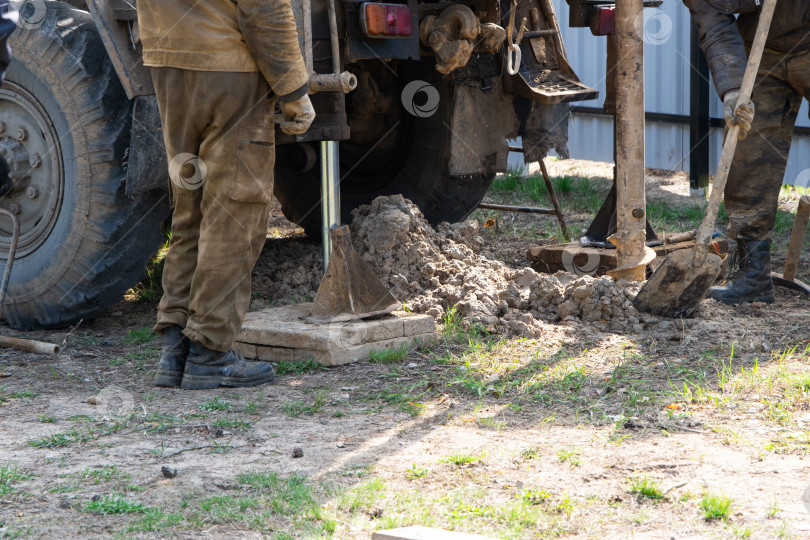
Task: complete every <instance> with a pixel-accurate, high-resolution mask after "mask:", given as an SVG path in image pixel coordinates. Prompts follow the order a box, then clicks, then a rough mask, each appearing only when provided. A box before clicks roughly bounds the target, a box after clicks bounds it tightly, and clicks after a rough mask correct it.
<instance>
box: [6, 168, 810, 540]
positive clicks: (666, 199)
mask: <svg viewBox="0 0 810 540" xmlns="http://www.w3.org/2000/svg"><path fill="white" fill-rule="evenodd" d="M549 167H550V169H551V173H552V175H553V176H555V177H556V179H555V185H556V186H557V189H558V191H559V192H560V193H559V194H560V199H561V202H562V204H563V206H564V209H565V212H566V216H567V218H568V221H569V227H570V228H571V229H572V231H573V233H574V234H575V235H576V234H579V233H581V231H582V230H583V228H584V227H585V226H586V225H587V223H588V222H589V220H590V218H591V216H592V215H593V212H594V210H595V209H596V208H597V207H598V205H599V203H601V199H602V198H603V197H604V195H605V193H606V192H607V190H608V188H609V186H610V184H609V181H608V180H607V178H608V177H609V176H610V175H611V169H610V166H609V165H607V164H593V163H588V162H576V161H568V162H554V161H550V162H549ZM583 178H584V179H587V180H582V179H583ZM649 180H650V183H651V186H650V189H649V196H650V205H649V213H650V216H651V219H652V220H653V222H654V224H655V225H656V227H657V229H659V230H664V229H667V230H686V229H689V228H693V227H694V225H695V224H696V220H699V219H700V211H699V207H700V202H699V201H697V200H695V199H692V198H690V197H689V191H688V182H687V179H686V178H685V176H683V175H679V174H666V173H661V172H656V171H650V174H649ZM540 185H542V184H540ZM536 186H537V180H536V178H534V179H533V178H532V176H531V171H528V173H527V175H526V176H523V177H519V176H518V175H507V176H506V177H504V178H500V179H498V180H497V181H496V185H495V186H494V187H493V190H492V192H491V194H490V197H489V199H490V200H492V201H494V202H513V203H520V204H537V205H541V206H546V205H547V204H548V203H547V199H545V195H544V192H543V191H544V190H543V189H542V188H541V189H540V190H539V191H538V189H537V187H536ZM796 201H797V194H796V193H794V192H788V191H785V192H783V197H782V200H781V203H780V204H781V209H782V212H781V213H780V222H779V223H777V234H776V240H775V245H776V248H777V251H776V253H775V266H776V268H780V266H781V264H782V262H783V261H784V258H783V254H784V246H785V245H786V237H787V235H789V233H790V218H791V216H792V214H791V212H793V211H795V205H796ZM389 210H390V209H389ZM392 211H393V210H392ZM392 215H393V214H392ZM471 219H473V220H474V221H475V222H476V223H477V224H478V228H477V230H476V229H475V227H473V228H472V229H468V228H460V229H457V230H456V231H455V232H449V233H447V234H444V235H441V234H440V235H438V236H435V237H431V236H430V235H429V234H428V233H424V234H427V236H420V237H418V238H419V241H420V242H425V244H424V246H423V247H424V248H425V250H428V251H429V249H428V248H430V249H433V247H432V246H439V248H440V249H441V250H443V251H442V256H444V257H445V258H446V261H445V263H446V264H452V263H453V261H459V262H460V263H462V262H463V263H464V264H465V265H467V266H465V267H464V268H462V271H464V272H470V273H474V272H475V269H476V268H478V266H476V265H480V264H487V265H488V266H487V268H490V269H500V270H498V271H499V272H502V275H510V276H516V275H524V273H525V270H524V268H525V267H526V266H527V264H528V263H527V261H526V258H525V252H526V249H527V248H528V247H530V246H533V245H538V244H542V243H550V242H558V241H560V231H559V228H558V227H557V225H556V222H555V220H554V219H553V218H549V217H545V216H544V217H537V216H527V215H511V214H498V213H495V212H489V211H480V210H479V211H477V212H475V213H474V214H473V216H471ZM402 223H404V224H403V228H402V230H401V234H407V235H413V234H416V233H415V232H414V231H415V230H416V229H414V228H413V227H417V226H418V220H416V221H413V220H412V221H409V222H407V223H405V222H404V221H403V222H402ZM406 225H407V227H411V228H407V227H406ZM470 230H472V231H473V232H474V234H468V233H469V231H470ZM398 234H400V233H398ZM448 235H449V237H452V238H455V239H456V240H457V242H451V241H450V240H447V238H448ZM409 238H412V237H410V236H409ZM464 241H466V243H465V242H464ZM468 244H469V245H468ZM462 245H468V247H469V250H470V252H469V253H468V252H466V251H464V250H463V249H462V248H460V247H459V246H462ZM361 248H362V246H361ZM439 248H437V249H439ZM391 250H392V251H391V254H392V255H391V256H394V257H397V256H400V255H401V253H400V252H398V251H397V250H396V248H395V247H392V248H391ZM453 250H457V252H459V253H462V255H463V257H462V258H460V259H454V258H453V256H452V254H453V253H454V251H453ZM459 250H460V251H459ZM426 252H427V251H426ZM431 253H432V252H431ZM465 253H466V255H464V254H465ZM366 255H367V253H366ZM434 255H435V254H434ZM369 258H370V259H373V257H371V256H369ZM415 260H416V259H415ZM493 260H494V261H500V262H499V265H500V266H498V265H492V264H490V263H489V262H486V261H493ZM419 261H420V260H416V262H415V263H412V266H414V265H416V266H418V263H419ZM440 266H441V265H439V268H438V269H439V270H441V268H440ZM319 267H320V254H319V247H318V246H316V245H313V244H310V243H307V242H306V241H305V240H304V239H303V238H302V237H301V233H300V231H298V230H296V229H295V227H294V226H292V225H291V224H289V223H288V222H286V221H285V220H283V218H280V217H278V216H276V219H274V220H273V222H272V223H271V227H270V229H269V235H268V242H267V245H266V248H265V251H264V254H263V256H262V259H261V260H260V263H259V265H258V266H257V269H256V271H255V273H254V291H255V292H254V302H253V306H252V308H253V309H260V308H263V307H267V306H270V305H281V304H284V303H289V302H297V301H306V300H308V299H311V297H312V295H314V291H315V288H316V287H317V283H318V279H319V274H318V270H317V269H318V268H319ZM379 268H383V266H380V267H379ZM389 270H390V269H389ZM809 270H810V257H809V256H808V255H807V252H805V253H803V255H802V261H801V264H800V275H801V277H803V278H804V279H805V280H807V278H808V277H809V276H808V273H809ZM378 271H379V270H378ZM493 271H494V270H493ZM383 273H384V276H383V277H384V279H385V280H387V282H388V284H389V285H391V284H392V283H393V284H395V285H396V284H399V286H400V292H401V293H402V294H410V295H411V297H412V298H422V297H423V296H424V295H425V294H427V293H431V291H429V290H427V288H426V286H425V285H424V284H425V283H428V282H425V281H420V280H423V279H426V278H425V277H424V276H423V275H422V274H421V273H413V274H407V275H405V276H404V279H405V282H403V281H402V279H400V278H398V277H397V272H393V271H389V272H388V273H385V269H384V268H383ZM403 273H404V274H405V272H404V271H403ZM436 275H437V276H441V275H443V274H441V273H438V274H436ZM465 275H468V274H465ZM281 276H284V277H285V278H284V279H281ZM470 279H471V278H470ZM392 280H393V281H392ZM449 280H450V278H449V277H448V278H447V280H445V278H443V277H442V278H441V279H440V285H439V286H440V287H444V289H443V290H445V291H450V287H453V286H455V287H458V288H461V289H464V286H463V285H458V284H456V285H453V283H452V282H451V281H449ZM543 283H547V282H543ZM414 284H416V285H419V287H421V288H422V290H421V291H420V290H418V287H415V286H414ZM464 290H467V289H464ZM469 290H473V291H477V290H478V289H474V288H472V289H469ZM408 291H410V292H408ZM451 293H452V294H458V293H457V292H455V293H453V292H452V291H450V292H448V293H447V294H448V295H449V294H451ZM431 294H432V293H431ZM527 295H528V292H527V291H523V296H522V297H521V298H522V300H520V301H518V300H516V301H515V302H517V303H516V304H515V305H516V306H517V307H514V306H513V305H511V304H510V305H508V306H507V307H506V308H503V307H501V308H498V310H496V313H495V315H494V317H495V319H493V320H489V319H485V318H484V319H480V318H477V317H479V315H480V314H481V313H483V312H484V311H485V307H479V306H477V305H472V304H471V303H469V302H468V304H467V305H468V306H471V307H470V308H469V310H468V311H467V312H465V311H464V309H463V305H462V306H461V307H459V308H458V309H456V310H452V309H449V308H450V306H449V305H445V306H443V307H442V310H441V312H436V313H435V315H436V316H437V319H438V321H439V323H440V327H441V330H442V333H441V336H440V338H439V340H438V341H437V342H436V343H433V344H429V345H425V346H422V347H420V348H418V349H415V350H411V351H395V352H393V353H391V354H382V355H376V356H373V357H372V358H370V359H369V361H367V362H360V363H357V364H353V365H349V366H344V367H340V368H332V369H328V370H327V369H321V368H318V367H317V366H314V365H311V364H305V365H300V364H280V365H279V366H278V371H279V377H278V379H277V381H276V383H274V384H271V385H266V386H263V387H258V388H249V389H220V390H211V391H200V392H182V391H179V390H172V389H165V388H156V387H154V386H152V378H153V375H154V368H155V366H156V363H157V358H158V356H159V341H158V340H157V339H155V337H154V336H153V335H152V334H151V331H150V330H149V328H150V326H151V324H152V321H153V318H154V312H155V306H156V304H155V300H154V299H152V300H143V295H141V297H140V298H141V299H140V300H139V299H138V298H137V297H136V295H133V296H132V297H130V298H128V299H127V300H125V301H123V302H121V303H119V304H117V305H116V306H114V307H113V308H111V309H110V310H108V311H107V312H106V313H105V314H104V316H103V317H102V318H100V319H98V320H96V321H85V322H84V323H83V324H82V325H81V326H79V327H78V328H77V329H75V330H74V331H73V333H72V334H71V335H70V336H68V337H67V342H66V348H65V350H64V351H63V353H62V354H60V355H57V356H54V357H48V356H38V355H31V354H26V353H21V352H16V351H11V350H5V351H3V352H2V354H0V435H2V436H0V538H18V537H19V538H28V537H36V538H53V537H55V536H61V537H65V538H76V537H111V536H112V537H136V538H147V537H181V538H184V537H205V538H209V537H210V538H254V537H257V538H258V537H273V538H299V537H301V538H312V537H322V536H325V537H333V538H369V537H370V535H371V532H372V531H373V530H375V529H380V528H391V527H395V526H404V525H409V524H425V525H429V526H437V527H443V528H448V529H454V530H461V531H470V532H478V533H481V534H487V535H491V536H493V537H500V538H541V537H542V538H545V537H566V538H568V537H570V538H590V537H608V538H628V537H636V538H735V537H743V538H744V537H750V538H773V537H794V538H805V537H809V536H810V491H809V490H810V473H808V470H810V469H808V458H807V456H808V454H810V370H808V361H810V356H809V355H810V327H809V325H808V322H810V321H809V320H808V319H810V314H809V313H808V308H809V307H810V301H808V300H807V299H804V298H801V297H798V296H796V295H794V294H793V293H789V292H787V291H783V290H780V291H778V299H777V302H776V303H775V304H773V305H758V304H752V305H746V306H741V307H725V306H721V305H718V304H716V303H714V302H706V303H704V305H703V306H702V308H701V311H700V313H699V315H698V318H696V319H695V320H693V321H689V322H669V321H659V320H644V319H640V320H639V323H637V324H639V325H640V326H641V328H638V327H637V326H636V325H634V324H630V325H629V326H628V327H627V328H626V329H624V330H615V329H614V328H612V327H611V326H610V325H605V324H603V325H599V324H596V323H597V322H600V321H586V320H583V317H584V316H585V315H586V314H585V312H576V313H575V314H573V315H570V316H568V317H561V316H560V313H559V311H557V309H558V307H555V310H551V311H543V310H539V309H538V306H537V305H536V302H537V299H536V297H535V303H534V304H533V303H532V301H531V300H530V296H527ZM484 296H486V295H484ZM147 298H148V296H147ZM409 298H410V297H409ZM433 298H438V296H436V295H434V296H433ZM441 298H444V299H446V298H449V296H443V297H441ZM465 299H467V297H464V298H462V301H464V300H465ZM467 300H468V299H467ZM521 301H525V302H527V304H524V305H521V304H520V302H521ZM439 303H441V302H439ZM481 304H482V306H484V305H485V304H486V302H485V301H483V300H482V302H481ZM432 305H433V304H430V303H424V304H419V305H418V306H417V307H420V308H423V309H425V310H427V309H430V307H431V306H432ZM496 307H497V306H496ZM482 310H484V311H482ZM510 310H511V311H510ZM521 310H523V311H527V312H531V310H534V311H535V312H536V316H535V315H533V316H532V319H533V321H531V322H530V324H529V325H528V326H527V328H529V327H530V328H531V330H532V337H526V336H520V335H514V334H515V332H514V331H513V328H514V327H510V326H509V324H508V321H507V320H508V319H509V317H507V315H508V314H509V313H512V315H515V314H516V313H518V312H520V311H521ZM488 321H489V322H491V323H492V324H491V325H489V328H487V322H488ZM505 321H507V322H505ZM3 332H4V333H6V334H13V332H12V331H10V330H8V329H5V330H3ZM66 333H67V332H66V331H41V332H31V333H29V334H26V335H25V337H27V338H33V339H42V340H47V341H52V342H57V343H60V342H62V341H63V340H64V339H65V337H66ZM510 335H511V337H510ZM299 454H300V457H295V456H299ZM803 494H804V495H803ZM803 497H804V501H805V502H804V503H803Z"/></svg>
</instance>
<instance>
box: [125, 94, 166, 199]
mask: <svg viewBox="0 0 810 540" xmlns="http://www.w3.org/2000/svg"><path fill="white" fill-rule="evenodd" d="M161 189H162V190H168V189H169V164H168V162H167V158H166V146H165V145H164V144H163V131H162V129H161V123H160V112H159V111H158V103H157V98H156V97H155V96H139V97H136V98H135V100H134V106H133V110H132V132H131V135H130V143H129V157H128V160H127V184H126V195H127V197H133V196H135V195H140V194H142V193H146V192H148V191H152V190H161Z"/></svg>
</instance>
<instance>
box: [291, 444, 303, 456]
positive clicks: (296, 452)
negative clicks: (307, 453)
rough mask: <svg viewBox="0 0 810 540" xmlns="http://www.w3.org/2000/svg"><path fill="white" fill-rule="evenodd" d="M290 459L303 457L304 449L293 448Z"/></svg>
mask: <svg viewBox="0 0 810 540" xmlns="http://www.w3.org/2000/svg"><path fill="white" fill-rule="evenodd" d="M292 457H294V458H301V457H304V449H303V448H301V447H300V446H296V447H295V448H293V451H292Z"/></svg>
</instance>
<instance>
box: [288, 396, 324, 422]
mask: <svg viewBox="0 0 810 540" xmlns="http://www.w3.org/2000/svg"><path fill="white" fill-rule="evenodd" d="M325 406H326V392H324V391H319V392H316V393H315V396H314V398H313V401H312V404H310V403H308V402H306V401H304V400H303V399H299V400H295V401H289V402H287V403H285V404H284V405H283V406H282V409H283V410H284V412H285V413H286V414H287V415H288V416H292V417H298V416H303V415H313V414H318V413H319V412H321V411H323V409H324V407H325Z"/></svg>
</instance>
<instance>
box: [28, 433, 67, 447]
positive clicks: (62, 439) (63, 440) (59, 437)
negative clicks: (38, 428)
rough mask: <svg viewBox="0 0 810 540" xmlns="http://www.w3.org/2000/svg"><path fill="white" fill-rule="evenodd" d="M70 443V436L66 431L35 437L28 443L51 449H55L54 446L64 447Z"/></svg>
mask: <svg viewBox="0 0 810 540" xmlns="http://www.w3.org/2000/svg"><path fill="white" fill-rule="evenodd" d="M70 443H71V439H70V437H68V436H67V435H65V434H64V433H54V434H53V435H48V436H46V437H42V438H41V439H34V440H31V441H28V444H30V445H31V446H33V447H34V448H48V449H51V450H53V449H54V448H62V447H63V446H67V445H69V444H70Z"/></svg>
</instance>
